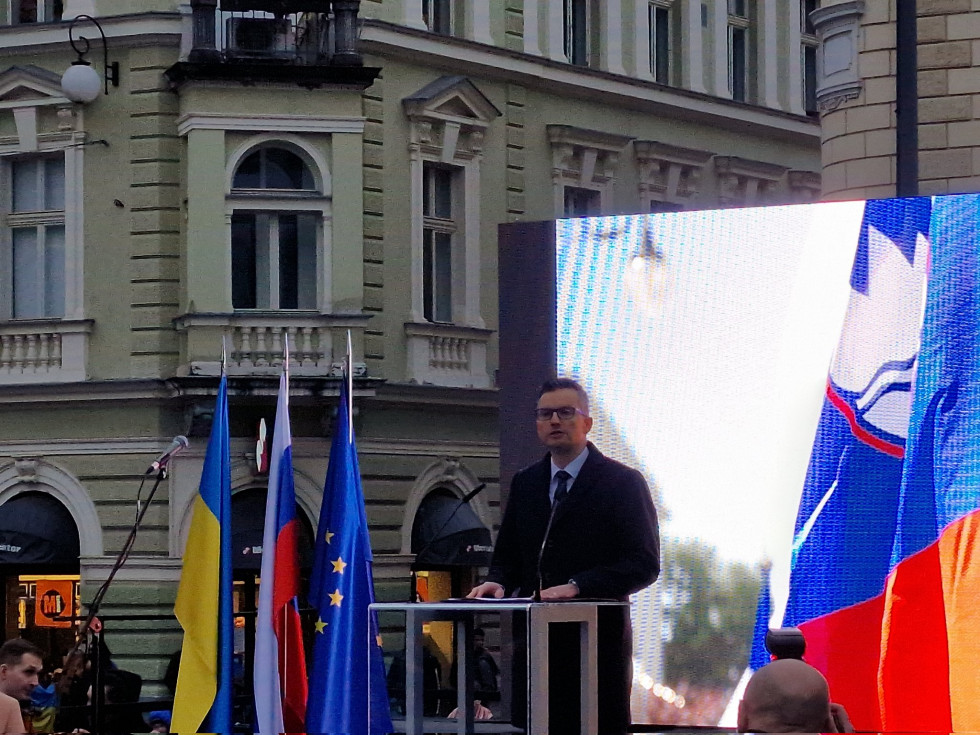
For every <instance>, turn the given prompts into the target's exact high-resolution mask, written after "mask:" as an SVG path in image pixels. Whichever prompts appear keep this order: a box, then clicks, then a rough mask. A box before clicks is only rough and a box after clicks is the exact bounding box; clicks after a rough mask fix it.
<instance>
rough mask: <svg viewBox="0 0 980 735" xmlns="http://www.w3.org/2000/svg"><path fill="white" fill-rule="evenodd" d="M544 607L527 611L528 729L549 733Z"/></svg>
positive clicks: (546, 633)
mask: <svg viewBox="0 0 980 735" xmlns="http://www.w3.org/2000/svg"><path fill="white" fill-rule="evenodd" d="M543 613H544V608H540V607H539V608H537V609H533V608H532V609H531V610H528V615H527V627H528V631H527V640H528V647H527V648H528V650H527V666H528V672H527V732H528V733H534V735H549V733H548V719H549V716H548V623H549V620H548V618H547V616H545V615H544V614H543Z"/></svg>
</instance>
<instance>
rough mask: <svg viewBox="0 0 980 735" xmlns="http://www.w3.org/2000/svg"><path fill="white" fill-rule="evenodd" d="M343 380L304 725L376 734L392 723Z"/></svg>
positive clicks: (321, 538) (323, 512)
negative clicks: (372, 606) (370, 609)
mask: <svg viewBox="0 0 980 735" xmlns="http://www.w3.org/2000/svg"><path fill="white" fill-rule="evenodd" d="M343 383H344V386H343V388H342V389H341V396H340V408H339V410H338V412H337V424H336V428H335V430H334V436H333V443H332V445H331V448H330V463H329V466H328V468H327V479H326V484H325V487H324V490H323V504H322V506H321V508H320V522H319V525H318V528H317V536H316V548H315V551H316V557H315V561H314V564H313V577H312V579H311V580H310V604H311V606H312V607H314V608H315V609H316V611H317V620H316V632H315V634H314V642H313V663H312V669H311V672H310V689H309V700H308V702H307V708H306V731H307V732H310V733H313V732H315V733H333V734H334V735H338V734H339V733H344V734H345V735H378V734H379V733H390V732H391V731H392V725H391V719H390V716H389V711H388V693H387V689H386V687H385V672H384V663H383V661H382V654H381V644H380V640H379V636H378V624H377V619H376V617H375V616H374V615H372V614H371V613H370V611H369V610H368V605H370V604H371V603H372V602H373V601H374V581H373V577H372V574H371V562H372V557H371V543H370V538H369V537H368V526H367V516H366V515H365V512H364V494H363V492H362V490H361V474H360V469H359V467H358V463H357V449H356V447H355V445H354V432H353V430H352V428H351V424H350V419H349V410H350V409H349V402H348V390H347V381H346V380H345V381H343ZM369 672H370V673H369ZM369 678H370V684H371V686H370V690H369V687H368V681H369Z"/></svg>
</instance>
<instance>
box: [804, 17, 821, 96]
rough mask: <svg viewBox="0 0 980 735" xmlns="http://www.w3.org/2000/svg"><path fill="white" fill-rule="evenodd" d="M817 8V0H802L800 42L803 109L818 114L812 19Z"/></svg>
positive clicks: (814, 41) (815, 40) (815, 47)
mask: <svg viewBox="0 0 980 735" xmlns="http://www.w3.org/2000/svg"><path fill="white" fill-rule="evenodd" d="M816 8H817V0H800V42H801V44H802V48H801V50H800V53H801V61H802V70H801V71H802V74H803V79H802V83H803V111H804V112H806V113H807V114H808V115H815V114H817V46H818V45H819V42H818V40H817V31H816V29H815V28H814V27H813V23H812V22H811V21H810V13H812V12H813V11H814V10H816Z"/></svg>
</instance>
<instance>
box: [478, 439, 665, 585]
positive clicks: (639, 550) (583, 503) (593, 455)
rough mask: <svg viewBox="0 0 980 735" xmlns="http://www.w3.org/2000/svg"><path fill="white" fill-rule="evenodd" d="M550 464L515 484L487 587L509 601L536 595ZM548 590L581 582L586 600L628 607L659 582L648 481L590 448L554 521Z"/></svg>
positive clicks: (546, 562) (546, 567) (547, 554)
mask: <svg viewBox="0 0 980 735" xmlns="http://www.w3.org/2000/svg"><path fill="white" fill-rule="evenodd" d="M550 480H551V457H550V455H545V457H544V459H542V460H540V461H539V462H536V463H535V464H533V465H531V466H530V467H527V468H525V469H523V470H521V471H520V472H518V473H517V474H516V475H515V476H514V480H513V482H511V486H510V496H509V497H508V499H507V508H506V510H505V511H504V517H503V520H502V522H501V525H500V532H499V533H498V535H497V543H496V545H495V547H494V552H493V561H492V563H491V565H490V573H489V574H488V575H487V580H488V581H491V582H497V583H499V584H502V585H503V586H504V587H505V589H506V590H507V593H508V594H513V593H518V594H522V595H530V594H532V593H533V592H534V590H535V589H536V587H537V566H538V553H539V552H540V549H541V542H542V540H543V539H544V534H545V528H546V527H547V525H548V516H549V514H550V513H551V502H550V500H549V498H548V486H549V483H550ZM541 568H542V577H543V586H544V587H545V588H547V587H553V586H555V585H559V584H565V583H566V582H568V581H569V580H570V579H574V580H575V583H576V584H577V585H578V587H579V594H580V596H581V597H602V598H616V599H625V598H626V597H627V595H629V594H631V593H633V592H636V591H637V590H641V589H643V588H644V587H647V586H649V585H651V584H653V582H654V581H656V579H657V576H658V575H659V574H660V533H659V528H658V525H657V511H656V510H655V509H654V507H653V501H652V500H651V499H650V491H649V489H648V488H647V484H646V481H645V480H644V479H643V476H642V475H641V474H640V473H639V472H637V471H636V470H634V469H632V468H630V467H627V466H626V465H624V464H621V463H619V462H616V461H615V460H612V459H609V458H608V457H606V456H604V455H603V454H602V453H601V452H600V451H599V450H598V449H596V448H595V446H594V445H593V444H591V443H590V444H589V456H588V458H587V459H586V460H585V463H584V464H583V465H582V469H581V471H580V472H579V475H578V477H576V478H575V482H574V483H573V484H572V487H571V490H570V491H569V493H568V497H567V498H566V499H565V500H564V501H563V502H562V504H561V505H560V506H559V507H558V509H557V511H556V513H555V519H554V521H553V523H552V527H551V533H550V535H549V538H548V545H547V548H546V549H545V550H544V555H543V557H542V563H541Z"/></svg>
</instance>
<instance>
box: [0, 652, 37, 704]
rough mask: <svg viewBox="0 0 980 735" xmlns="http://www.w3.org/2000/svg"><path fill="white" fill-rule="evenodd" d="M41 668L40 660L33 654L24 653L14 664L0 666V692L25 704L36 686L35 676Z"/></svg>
mask: <svg viewBox="0 0 980 735" xmlns="http://www.w3.org/2000/svg"><path fill="white" fill-rule="evenodd" d="M43 666H44V664H43V663H42V661H41V659H39V658H38V657H37V656H35V655H34V654H33V653H25V654H24V655H23V656H21V657H20V661H19V662H18V663H16V664H2V665H0V691H2V692H3V693H4V694H6V695H7V696H10V697H13V698H14V699H18V700H20V701H21V702H26V701H27V700H29V699H30V698H31V692H32V691H34V687H36V686H37V675H38V674H40V673H41V669H42V667H43Z"/></svg>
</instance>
